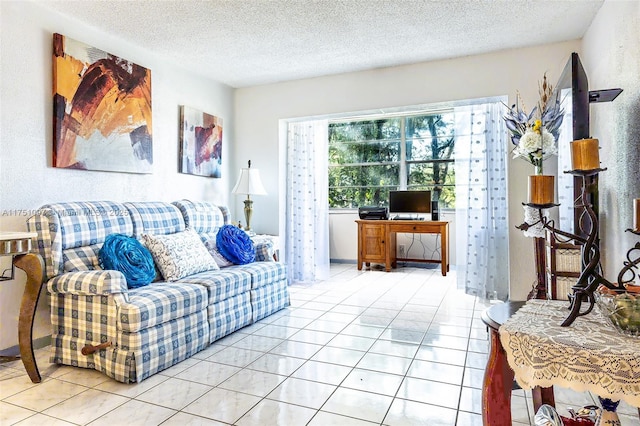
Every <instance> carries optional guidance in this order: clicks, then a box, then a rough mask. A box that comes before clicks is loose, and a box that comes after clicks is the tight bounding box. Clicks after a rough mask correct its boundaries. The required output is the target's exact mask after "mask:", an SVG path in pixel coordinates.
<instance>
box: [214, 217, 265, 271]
mask: <svg viewBox="0 0 640 426" xmlns="http://www.w3.org/2000/svg"><path fill="white" fill-rule="evenodd" d="M216 246H217V247H218V251H219V252H220V254H222V255H223V256H224V257H226V258H227V259H229V260H230V261H232V262H233V263H235V264H236V265H245V264H247V263H251V262H253V261H254V260H255V259H256V250H255V248H254V247H253V241H251V238H249V235H247V233H246V232H244V231H243V230H242V229H240V228H237V227H235V226H233V225H224V226H223V227H221V228H220V229H219V230H218V234H217V235H216Z"/></svg>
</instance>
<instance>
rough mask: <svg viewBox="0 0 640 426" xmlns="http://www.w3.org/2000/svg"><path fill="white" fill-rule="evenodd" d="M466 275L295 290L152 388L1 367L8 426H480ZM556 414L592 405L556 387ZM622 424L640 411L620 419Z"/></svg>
mask: <svg viewBox="0 0 640 426" xmlns="http://www.w3.org/2000/svg"><path fill="white" fill-rule="evenodd" d="M455 287H456V286H455V273H453V272H452V273H450V274H448V275H447V277H442V276H441V275H440V270H439V269H423V268H410V267H406V268H399V269H396V270H394V271H393V272H391V273H386V272H382V271H380V270H372V271H357V269H356V267H355V265H347V264H334V265H332V268H331V278H330V279H329V280H327V281H324V282H320V283H316V284H313V285H295V286H292V287H291V307H290V308H288V309H286V310H283V311H280V312H278V313H276V314H275V315H272V316H270V317H268V318H265V319H264V320H262V321H260V322H259V323H256V324H253V325H251V326H249V327H246V328H244V329H242V330H239V331H237V332H235V333H233V334H232V335H230V336H227V337H226V338H224V339H222V340H220V341H218V342H216V343H215V344H213V345H211V346H210V347H209V348H207V349H206V350H204V351H202V352H200V353H198V354H197V355H196V356H194V357H193V358H191V359H188V360H185V361H183V362H181V363H180V364H178V365H175V366H174V367H172V368H170V369H168V370H165V371H162V372H161V373H159V374H156V375H154V376H152V377H150V378H148V379H147V380H144V381H143V382H142V383H139V384H133V385H125V384H122V383H118V382H115V381H113V380H111V379H109V378H107V377H106V376H104V375H102V374H100V373H98V372H96V371H92V370H85V369H79V368H73V367H68V366H62V367H59V366H55V365H52V364H49V363H48V356H49V354H48V352H49V351H48V348H44V349H41V350H38V351H37V359H38V365H39V366H40V370H41V373H42V375H43V382H42V383H41V384H38V385H34V384H32V383H31V382H30V380H29V378H28V376H27V375H26V373H25V372H24V370H23V368H22V365H21V363H20V362H19V361H18V362H13V363H8V364H3V365H1V366H0V424H2V425H13V424H18V425H84V424H90V425H109V426H114V425H123V424H126V425H145V426H148V425H160V424H162V425H166V426H169V425H223V424H234V425H241V426H244V425H261V426H264V425H267V426H268V425H286V426H295V425H314V426H315V425H318V426H327V425H341V426H342V425H375V424H378V425H380V424H383V425H390V426H395V425H411V424H422V425H460V426H463V425H465V426H466V425H481V424H482V418H481V386H482V378H483V373H484V367H485V364H486V361H487V353H488V349H489V348H488V341H487V331H486V327H485V326H484V324H483V323H482V321H481V320H480V314H481V312H482V311H483V310H484V309H485V308H486V307H487V306H488V305H486V303H485V302H481V301H478V300H476V299H475V298H474V297H471V296H467V295H465V294H463V293H462V292H461V291H459V290H456V288H455ZM555 395H556V401H557V407H559V410H560V412H561V413H563V414H565V415H566V407H581V406H583V405H587V404H593V403H594V398H593V396H592V395H590V394H580V393H575V392H571V391H568V390H564V389H560V388H556V391H555ZM619 411H620V412H621V417H622V422H623V425H625V426H627V425H637V424H640V423H639V422H638V418H637V414H636V411H635V409H633V408H631V407H628V406H624V405H623V406H622V407H620V410H619ZM512 413H513V419H514V425H531V424H533V422H532V417H533V414H534V413H533V404H532V402H531V398H530V394H529V393H525V392H524V391H522V390H517V391H514V392H513V397H512Z"/></svg>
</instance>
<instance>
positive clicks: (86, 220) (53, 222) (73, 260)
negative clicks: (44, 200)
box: [27, 201, 133, 278]
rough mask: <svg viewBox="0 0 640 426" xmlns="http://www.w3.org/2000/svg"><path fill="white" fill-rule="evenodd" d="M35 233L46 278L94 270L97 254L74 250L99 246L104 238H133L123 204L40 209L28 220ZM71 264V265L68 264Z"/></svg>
mask: <svg viewBox="0 0 640 426" xmlns="http://www.w3.org/2000/svg"><path fill="white" fill-rule="evenodd" d="M27 226H28V228H29V230H30V231H35V232H37V233H38V237H37V239H36V247H37V249H38V252H39V253H40V255H41V256H42V258H43V260H44V263H45V268H46V270H45V275H46V277H47V278H52V277H54V276H56V275H58V274H61V273H62V272H65V271H66V272H72V271H76V270H91V269H95V265H96V264H97V250H94V249H93V248H92V250H93V251H94V253H95V257H94V255H91V253H89V252H86V251H83V250H80V251H78V250H76V248H78V249H82V248H83V247H85V246H96V245H98V247H99V245H101V244H102V242H103V241H104V239H105V238H106V236H107V235H109V234H113V233H120V234H125V235H133V223H132V221H131V217H130V214H129V210H128V209H127V208H126V207H125V205H124V204H119V203H114V202H110V201H91V202H70V203H56V204H47V205H44V206H42V207H41V208H40V209H38V211H37V212H36V214H35V215H33V216H32V217H30V218H29V220H28V221H27ZM67 262H70V263H67Z"/></svg>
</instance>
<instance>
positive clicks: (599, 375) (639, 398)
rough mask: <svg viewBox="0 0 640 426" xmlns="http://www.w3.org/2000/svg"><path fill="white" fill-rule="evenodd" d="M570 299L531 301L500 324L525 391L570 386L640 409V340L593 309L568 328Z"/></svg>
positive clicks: (504, 341)
mask: <svg viewBox="0 0 640 426" xmlns="http://www.w3.org/2000/svg"><path fill="white" fill-rule="evenodd" d="M568 306H569V304H568V302H567V301H557V300H530V301H528V302H527V304H526V305H524V306H523V307H522V308H520V310H518V312H516V314H515V315H513V316H512V317H511V318H510V319H509V320H507V321H506V322H505V323H504V324H503V325H502V326H501V327H500V330H499V332H500V341H501V343H502V346H503V347H504V349H505V352H506V354H507V360H508V362H509V366H510V367H511V369H512V370H513V371H514V373H515V379H516V381H517V382H518V384H519V385H520V386H521V387H522V388H523V389H531V388H533V387H535V386H541V387H550V386H553V385H557V386H561V387H566V388H569V389H573V390H575V391H578V392H585V391H590V392H592V393H594V394H596V395H598V396H601V397H604V398H610V399H613V400H623V401H626V402H627V403H629V404H630V405H632V406H634V407H640V338H635V337H628V336H624V335H622V334H620V333H618V331H617V330H616V329H615V328H613V326H612V325H611V324H610V323H609V322H608V321H607V319H606V318H605V317H604V316H603V315H602V314H601V313H600V312H599V311H598V309H597V307H594V309H593V312H591V313H590V314H588V315H585V316H583V317H578V318H577V319H576V320H575V321H574V322H573V324H571V325H570V326H569V327H560V324H561V323H562V321H564V319H565V318H566V317H567V315H568V314H569V310H568V309H567V308H568Z"/></svg>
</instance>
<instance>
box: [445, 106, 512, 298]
mask: <svg viewBox="0 0 640 426" xmlns="http://www.w3.org/2000/svg"><path fill="white" fill-rule="evenodd" d="M455 126H456V127H455V134H456V144H455V173H456V222H457V225H456V250H457V251H456V257H457V259H458V265H456V269H457V272H456V274H457V280H458V288H461V289H464V290H465V292H466V293H468V294H476V295H477V296H480V297H482V298H498V299H502V300H506V299H507V298H508V296H509V266H508V265H509V262H508V260H507V259H508V250H509V247H508V229H507V226H508V225H507V178H506V173H507V171H506V158H507V147H506V145H507V141H506V137H505V131H504V129H503V126H502V104H501V103H500V102H494V103H485V104H479V105H469V106H464V107H457V108H455Z"/></svg>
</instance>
